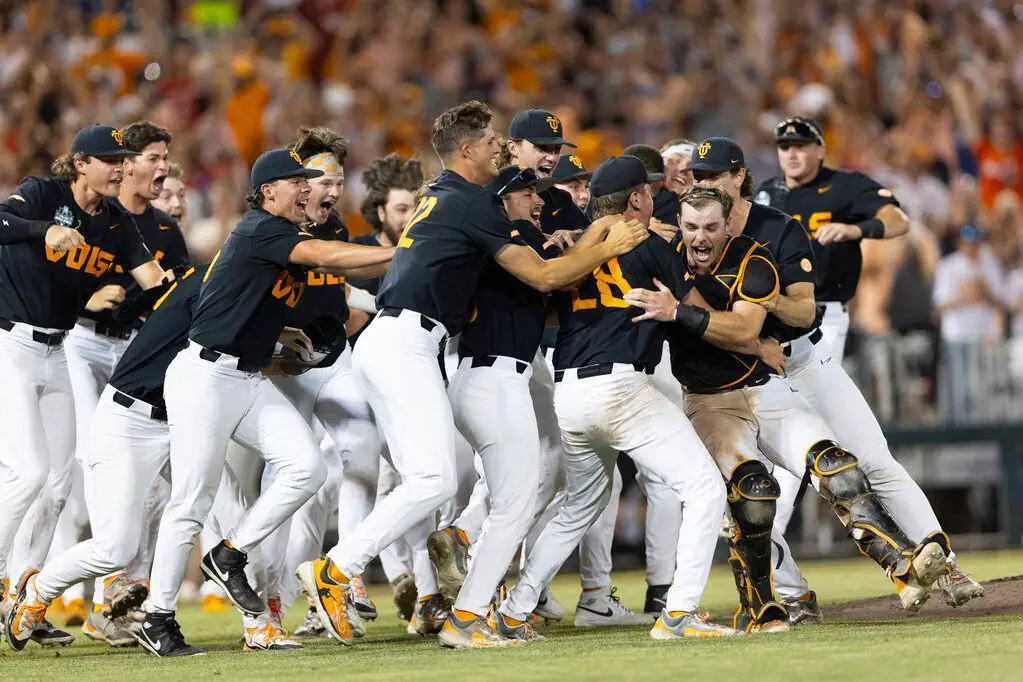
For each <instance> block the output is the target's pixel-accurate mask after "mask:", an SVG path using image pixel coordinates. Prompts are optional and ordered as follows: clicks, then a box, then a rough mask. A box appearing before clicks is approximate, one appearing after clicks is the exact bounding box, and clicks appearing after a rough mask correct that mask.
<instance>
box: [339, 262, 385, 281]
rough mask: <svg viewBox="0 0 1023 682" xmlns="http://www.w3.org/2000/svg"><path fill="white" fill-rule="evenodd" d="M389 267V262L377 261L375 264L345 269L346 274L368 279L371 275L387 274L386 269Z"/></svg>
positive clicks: (380, 275) (381, 275)
mask: <svg viewBox="0 0 1023 682" xmlns="http://www.w3.org/2000/svg"><path fill="white" fill-rule="evenodd" d="M389 267H391V262H390V261H387V262H386V263H378V264H376V265H366V266H364V267H359V268H348V269H347V270H346V271H345V274H346V276H348V277H356V278H358V279H370V278H373V277H383V276H384V275H386V274H387V269H388V268H389Z"/></svg>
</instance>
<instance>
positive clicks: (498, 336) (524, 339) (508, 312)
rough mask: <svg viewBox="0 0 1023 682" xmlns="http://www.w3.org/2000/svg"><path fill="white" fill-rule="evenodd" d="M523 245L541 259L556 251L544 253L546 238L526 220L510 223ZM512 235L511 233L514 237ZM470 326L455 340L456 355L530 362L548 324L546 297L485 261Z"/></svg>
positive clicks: (477, 287)
mask: <svg viewBox="0 0 1023 682" xmlns="http://www.w3.org/2000/svg"><path fill="white" fill-rule="evenodd" d="M512 224H513V225H514V226H515V229H516V230H518V232H519V235H518V236H520V237H521V238H522V240H523V241H524V242H526V244H528V245H529V246H531V247H532V248H533V250H534V251H536V252H537V253H538V254H540V256H541V257H543V258H556V257H557V256H558V250H557V249H555V248H553V247H549V248H547V249H544V246H543V245H544V242H546V241H547V237H546V236H545V235H544V233H543V232H541V231H540V230H539V228H537V227H536V226H534V225H533V223H531V222H529V221H528V220H516V221H514V222H513V223H512ZM513 234H514V233H513ZM472 302H473V308H472V312H471V313H470V315H469V322H468V323H467V324H466V325H465V328H464V329H463V330H462V334H461V335H460V336H459V337H458V338H459V341H458V355H459V357H466V356H470V355H505V356H507V357H511V358H518V359H519V360H523V361H525V362H532V361H533V357H534V356H535V355H536V350H537V348H539V347H540V337H541V336H542V335H543V329H544V322H545V321H546V320H547V296H546V294H542V293H540V292H539V291H537V290H536V289H534V288H533V287H531V286H529V285H528V284H526V283H524V282H522V281H520V280H519V279H518V278H516V277H515V276H514V275H512V274H511V273H510V272H508V271H507V270H505V269H504V268H502V267H501V266H500V265H498V264H497V263H495V262H494V261H492V260H490V259H487V262H486V264H485V265H484V266H483V272H481V273H480V279H479V282H478V283H477V284H476V292H475V293H474V294H473V301H472Z"/></svg>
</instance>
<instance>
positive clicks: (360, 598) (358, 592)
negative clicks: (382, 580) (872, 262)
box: [350, 575, 378, 620]
mask: <svg viewBox="0 0 1023 682" xmlns="http://www.w3.org/2000/svg"><path fill="white" fill-rule="evenodd" d="M350 584H351V586H352V602H353V603H354V604H355V610H356V611H358V612H359V617H360V618H361V619H362V620H376V619H377V615H378V614H377V605H376V604H374V603H373V600H372V599H370V598H369V593H367V592H366V585H365V584H364V583H363V582H362V576H361V575H360V576H357V577H355V578H352V581H351V583H350Z"/></svg>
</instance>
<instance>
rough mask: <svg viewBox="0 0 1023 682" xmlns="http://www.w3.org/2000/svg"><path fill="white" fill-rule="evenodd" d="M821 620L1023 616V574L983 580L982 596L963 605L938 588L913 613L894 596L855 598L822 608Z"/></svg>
mask: <svg viewBox="0 0 1023 682" xmlns="http://www.w3.org/2000/svg"><path fill="white" fill-rule="evenodd" d="M823 610H824V618H825V620H852V621H874V620H876V621H889V620H906V619H909V618H925V619H936V618H975V617H977V616H1019V615H1023V576H1016V577H1013V578H999V579H998V580H989V581H987V582H985V583H984V596H983V597H981V598H980V599H974V600H973V601H971V602H970V603H968V604H966V605H965V606H960V607H959V608H953V607H951V606H949V605H948V604H946V603H945V601H944V599H943V595H942V594H941V593H940V592H939V591H938V590H935V592H934V593H933V594H932V595H931V598H930V601H928V602H927V604H925V605H924V607H923V608H922V609H921V610H920V611H919V612H917V613H909V612H908V611H904V610H903V609H902V606H901V605H900V604H899V599H898V597H896V596H895V595H892V596H890V597H874V598H872V599H859V600H856V601H850V602H845V603H842V604H830V605H825V606H824V607H823Z"/></svg>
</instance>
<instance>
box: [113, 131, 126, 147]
mask: <svg viewBox="0 0 1023 682" xmlns="http://www.w3.org/2000/svg"><path fill="white" fill-rule="evenodd" d="M110 136H111V137H112V138H114V142H116V143H117V144H118V145H120V146H121V147H123V146H124V137H123V136H122V135H121V131H120V130H118V129H116V128H114V129H113V130H111V131H110Z"/></svg>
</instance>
